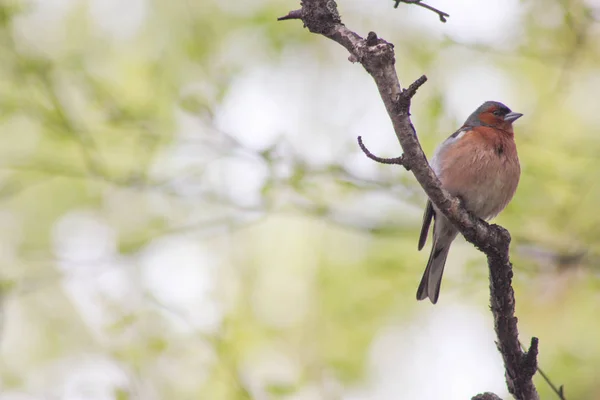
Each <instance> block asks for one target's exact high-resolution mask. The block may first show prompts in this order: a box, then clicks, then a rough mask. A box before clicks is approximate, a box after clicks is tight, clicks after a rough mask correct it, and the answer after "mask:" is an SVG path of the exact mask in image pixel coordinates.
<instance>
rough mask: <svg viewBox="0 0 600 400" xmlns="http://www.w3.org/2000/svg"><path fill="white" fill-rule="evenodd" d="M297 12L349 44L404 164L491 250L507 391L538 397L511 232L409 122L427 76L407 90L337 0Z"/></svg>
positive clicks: (312, 26)
mask: <svg viewBox="0 0 600 400" xmlns="http://www.w3.org/2000/svg"><path fill="white" fill-rule="evenodd" d="M415 4H416V3H415ZM288 15H289V14H288ZM293 15H294V17H296V16H297V15H300V19H301V20H302V22H303V23H304V26H305V27H306V28H308V30H309V31H310V32H313V33H317V34H320V35H323V36H325V37H327V38H329V39H331V40H333V41H335V42H337V43H339V44H340V45H342V46H343V47H344V48H346V49H347V50H348V52H349V53H350V56H351V57H350V58H351V59H352V60H354V61H358V62H360V63H361V65H362V66H363V67H364V68H365V70H366V71H367V72H368V73H369V74H370V75H371V76H372V77H373V80H374V81H375V84H376V85H377V89H378V90H379V94H380V96H381V99H382V101H383V103H384V105H385V108H386V110H387V112H388V115H389V117H390V120H391V122H392V125H393V127H394V132H395V133H396V137H397V138H398V141H399V142H400V145H401V147H402V149H403V150H404V154H403V156H402V165H404V166H405V167H409V168H410V169H411V171H412V173H413V175H414V176H415V178H416V179H417V181H418V182H419V184H420V185H421V187H422V188H423V190H424V191H425V193H426V194H427V196H428V197H429V199H430V200H431V201H432V202H433V204H435V206H436V208H437V209H438V210H439V211H440V212H441V213H443V214H444V215H445V216H446V217H447V218H448V219H449V220H450V221H451V222H452V223H453V224H454V225H455V226H456V228H457V229H458V230H459V231H460V233H461V234H462V235H463V236H464V237H465V238H466V239H467V241H469V242H470V243H473V244H474V245H475V246H476V247H477V248H478V249H479V250H481V251H482V252H484V253H485V254H486V256H487V260H488V266H489V270H490V303H491V310H492V313H493V315H494V328H495V331H496V336H497V338H498V340H497V344H498V349H499V350H500V353H501V354H502V358H503V361H504V368H505V378H506V383H507V386H508V390H509V392H510V393H511V394H512V395H513V396H514V397H515V398H517V399H518V400H538V399H539V396H538V393H537V391H536V388H535V386H534V384H533V380H532V377H533V375H534V374H535V371H536V358H537V344H538V342H537V339H535V338H534V339H532V343H531V347H530V349H529V351H528V352H527V353H524V352H523V351H522V350H521V347H520V344H519V337H518V329H517V318H516V317H515V297H514V291H513V289H512V286H511V283H512V276H513V272H512V264H511V263H510V259H509V245H510V234H509V233H508V231H507V230H506V229H504V228H502V227H500V226H497V225H489V224H487V223H486V222H484V221H482V220H481V219H479V218H475V217H473V216H472V215H471V214H470V213H469V212H468V211H467V210H466V209H465V208H464V207H463V206H462V205H461V204H460V201H459V200H458V199H457V198H456V197H454V196H451V195H450V194H449V193H448V192H446V191H445V190H443V189H442V188H441V184H440V181H439V180H438V178H437V176H436V175H435V173H434V172H433V171H432V170H431V168H430V166H429V164H428V163H427V159H426V157H425V154H424V153H423V149H422V148H421V145H420V143H419V140H418V138H417V135H416V132H415V129H414V127H413V125H412V122H411V120H410V98H411V97H412V96H413V95H414V93H415V92H416V90H417V88H418V87H419V86H420V85H422V84H423V83H424V82H425V79H426V78H424V77H421V78H419V79H417V80H416V81H415V82H414V83H413V84H412V85H411V86H409V88H408V89H406V90H402V88H401V86H400V83H399V80H398V76H397V74H396V69H395V66H394V64H395V61H396V59H395V54H394V46H393V45H392V44H390V43H388V42H387V41H385V40H383V39H380V38H378V37H377V35H376V34H375V33H369V35H368V37H367V39H364V38H363V37H361V36H360V35H358V34H357V33H355V32H353V31H351V30H350V29H348V28H347V27H346V26H345V25H344V24H343V23H342V21H341V18H340V15H339V13H338V11H337V6H336V4H335V1H334V0H302V10H301V12H299V13H298V12H294V14H293ZM288 19H289V18H288Z"/></svg>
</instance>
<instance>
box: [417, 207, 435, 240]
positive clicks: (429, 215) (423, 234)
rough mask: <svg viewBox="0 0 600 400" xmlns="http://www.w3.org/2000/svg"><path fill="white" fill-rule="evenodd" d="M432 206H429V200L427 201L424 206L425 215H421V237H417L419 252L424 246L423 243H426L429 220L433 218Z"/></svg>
mask: <svg viewBox="0 0 600 400" xmlns="http://www.w3.org/2000/svg"><path fill="white" fill-rule="evenodd" d="M434 215H435V213H434V211H433V205H432V204H431V200H427V205H426V206H425V213H424V214H423V226H422V227H421V235H420V236H419V250H421V249H422V248H423V246H425V242H427V234H428V233H429V225H431V220H432V219H433V218H434Z"/></svg>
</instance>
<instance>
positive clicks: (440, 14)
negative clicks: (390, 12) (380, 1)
mask: <svg viewBox="0 0 600 400" xmlns="http://www.w3.org/2000/svg"><path fill="white" fill-rule="evenodd" d="M394 1H395V2H396V4H394V8H398V5H399V4H400V3H406V4H414V5H416V6H419V7H423V8H426V9H428V10H430V11H433V12H434V13H436V14H437V15H438V17H440V21H442V22H446V21H447V18H449V17H450V14H447V13H445V12H443V11H441V10H438V9H437V8H435V7H431V6H430V5H429V4H425V3H423V2H422V1H421V0H394Z"/></svg>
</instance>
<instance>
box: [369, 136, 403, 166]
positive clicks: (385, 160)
mask: <svg viewBox="0 0 600 400" xmlns="http://www.w3.org/2000/svg"><path fill="white" fill-rule="evenodd" d="M358 145H359V146H360V149H361V150H362V151H363V153H365V155H366V156H367V157H369V158H370V159H371V160H373V161H375V162H378V163H380V164H396V165H402V166H403V167H404V168H406V170H407V171H410V168H409V167H407V166H406V165H404V157H402V156H400V157H395V158H382V157H377V156H376V155H374V154H373V153H371V152H370V151H369V149H367V146H365V144H364V143H363V141H362V137H361V136H359V137H358Z"/></svg>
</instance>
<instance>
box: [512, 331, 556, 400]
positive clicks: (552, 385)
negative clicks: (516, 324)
mask: <svg viewBox="0 0 600 400" xmlns="http://www.w3.org/2000/svg"><path fill="white" fill-rule="evenodd" d="M519 344H520V345H521V348H522V349H523V350H525V346H523V343H521V342H519ZM537 371H538V372H539V373H540V375H541V376H542V378H544V380H545V381H546V383H547V384H548V386H550V388H552V390H553V391H554V393H556V395H557V396H558V398H559V399H560V400H567V399H566V398H565V388H564V385H560V386H559V387H558V388H557V387H556V386H555V385H554V384H553V383H552V381H551V380H550V378H549V377H548V375H546V374H545V373H544V371H542V369H541V368H540V367H539V365H538V366H537Z"/></svg>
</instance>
